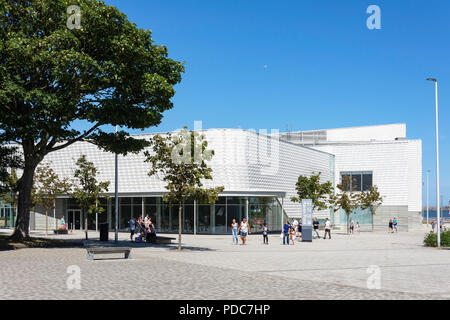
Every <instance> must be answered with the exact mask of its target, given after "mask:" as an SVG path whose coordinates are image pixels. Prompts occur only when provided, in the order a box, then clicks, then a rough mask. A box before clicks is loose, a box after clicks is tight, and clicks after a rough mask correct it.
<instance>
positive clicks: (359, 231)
mask: <svg viewBox="0 0 450 320" xmlns="http://www.w3.org/2000/svg"><path fill="white" fill-rule="evenodd" d="M356 232H357V233H358V234H361V226H360V225H359V222H358V221H356Z"/></svg>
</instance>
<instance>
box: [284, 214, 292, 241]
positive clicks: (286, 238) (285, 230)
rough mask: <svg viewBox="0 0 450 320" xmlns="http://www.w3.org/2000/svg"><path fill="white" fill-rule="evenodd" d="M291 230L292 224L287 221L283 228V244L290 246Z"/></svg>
mask: <svg viewBox="0 0 450 320" xmlns="http://www.w3.org/2000/svg"><path fill="white" fill-rule="evenodd" d="M290 229H291V224H290V223H289V220H286V223H285V224H284V226H283V244H286V243H287V244H289V230H290Z"/></svg>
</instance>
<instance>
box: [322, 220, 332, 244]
mask: <svg viewBox="0 0 450 320" xmlns="http://www.w3.org/2000/svg"><path fill="white" fill-rule="evenodd" d="M327 233H328V237H329V239H331V222H330V220H328V218H325V234H324V236H323V238H324V239H326V238H327Z"/></svg>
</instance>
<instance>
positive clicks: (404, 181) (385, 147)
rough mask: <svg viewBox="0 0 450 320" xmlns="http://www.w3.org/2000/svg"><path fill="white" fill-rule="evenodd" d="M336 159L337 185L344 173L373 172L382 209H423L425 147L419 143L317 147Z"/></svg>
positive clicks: (378, 143) (418, 141)
mask: <svg viewBox="0 0 450 320" xmlns="http://www.w3.org/2000/svg"><path fill="white" fill-rule="evenodd" d="M315 148H316V149H318V150H323V151H327V152H330V153H332V154H334V155H335V156H336V158H335V166H336V171H335V172H336V175H335V183H336V184H338V183H339V182H340V181H339V179H340V172H342V171H372V172H373V184H375V185H377V186H378V188H379V191H380V193H381V195H382V196H383V197H384V201H383V205H386V206H408V210H409V211H421V208H422V197H421V193H422V178H421V177H422V146H421V141H420V140H407V141H392V142H373V143H364V144H340V145H323V146H316V147H315Z"/></svg>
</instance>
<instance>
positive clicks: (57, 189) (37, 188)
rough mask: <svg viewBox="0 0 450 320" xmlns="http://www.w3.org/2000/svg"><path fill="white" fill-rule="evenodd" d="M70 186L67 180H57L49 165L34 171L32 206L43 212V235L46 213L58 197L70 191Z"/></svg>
mask: <svg viewBox="0 0 450 320" xmlns="http://www.w3.org/2000/svg"><path fill="white" fill-rule="evenodd" d="M71 188H72V185H71V183H70V181H69V179H68V178H62V179H61V178H59V176H58V174H57V173H56V172H55V171H54V170H53V169H52V168H51V167H50V164H49V163H44V164H41V165H40V166H39V167H38V168H37V169H36V174H35V179H34V187H33V191H32V193H33V195H32V198H33V204H34V205H36V206H40V207H42V208H43V209H44V210H45V233H46V234H47V235H48V211H49V210H52V209H54V208H55V206H56V198H57V196H58V195H66V194H69V193H70V191H71Z"/></svg>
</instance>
